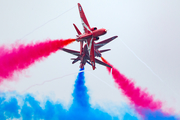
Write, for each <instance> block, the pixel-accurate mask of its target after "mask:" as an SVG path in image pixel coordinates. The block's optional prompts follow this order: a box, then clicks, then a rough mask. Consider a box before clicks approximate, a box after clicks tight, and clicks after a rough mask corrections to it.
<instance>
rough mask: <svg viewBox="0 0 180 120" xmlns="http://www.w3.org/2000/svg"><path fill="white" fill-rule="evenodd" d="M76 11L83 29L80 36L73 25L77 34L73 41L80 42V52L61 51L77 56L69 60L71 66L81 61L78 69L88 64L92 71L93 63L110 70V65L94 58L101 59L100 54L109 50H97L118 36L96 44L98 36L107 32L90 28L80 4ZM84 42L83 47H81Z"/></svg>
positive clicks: (64, 49)
mask: <svg viewBox="0 0 180 120" xmlns="http://www.w3.org/2000/svg"><path fill="white" fill-rule="evenodd" d="M78 9H79V13H80V18H81V21H82V25H83V28H84V33H83V34H82V33H81V32H80V30H79V29H78V28H77V26H76V25H75V24H73V25H74V27H75V29H76V31H77V33H78V35H77V38H75V39H76V41H77V42H80V51H75V50H70V49H66V48H61V50H63V51H65V52H68V53H70V54H73V55H75V56H77V58H72V59H71V60H73V62H72V64H74V63H76V62H77V61H81V62H80V68H83V67H84V65H85V64H86V63H88V64H90V65H91V66H92V69H93V70H94V69H95V68H96V67H95V63H98V64H100V65H103V66H106V67H110V68H111V66H110V65H108V64H107V63H104V62H103V61H100V60H98V59H97V58H95V57H101V56H102V55H101V53H103V52H106V51H109V50H110V49H105V50H99V48H101V47H102V46H104V45H106V44H107V43H109V42H111V41H112V40H114V39H115V38H117V37H118V36H113V37H111V38H108V39H106V40H103V41H101V42H98V43H96V42H95V41H97V40H99V36H101V35H104V34H106V33H107V30H106V29H104V28H101V29H97V27H92V28H91V27H90V25H89V23H88V21H87V19H86V16H85V14H84V11H83V8H82V6H81V5H80V3H78ZM84 42H85V45H84V46H83V43H84Z"/></svg>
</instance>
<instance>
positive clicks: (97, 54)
mask: <svg viewBox="0 0 180 120" xmlns="http://www.w3.org/2000/svg"><path fill="white" fill-rule="evenodd" d="M115 38H117V36H114V37H111V38H109V39H106V40H104V41H101V42H98V43H94V55H95V57H101V53H103V52H106V51H109V50H110V49H106V50H98V49H99V48H100V47H102V46H104V45H106V44H107V43H109V42H111V41H112V40H114V39H115ZM61 50H63V51H65V52H68V53H70V54H73V55H76V56H78V57H77V58H72V59H71V60H73V62H72V64H74V63H76V62H77V61H79V60H80V61H81V63H80V68H83V67H84V65H85V64H86V63H88V64H90V65H92V64H91V63H90V57H89V52H88V47H87V44H85V45H84V48H83V50H82V53H80V51H75V50H70V49H66V48H61ZM95 62H96V63H98V64H100V65H104V66H107V67H110V68H111V66H110V65H108V64H106V63H104V62H102V61H100V60H98V59H96V58H95Z"/></svg>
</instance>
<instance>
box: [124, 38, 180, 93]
mask: <svg viewBox="0 0 180 120" xmlns="http://www.w3.org/2000/svg"><path fill="white" fill-rule="evenodd" d="M121 42H122V43H123V44H124V45H125V46H126V48H128V49H129V50H130V51H131V52H132V53H133V55H134V56H135V57H136V58H137V59H138V60H139V61H140V62H141V63H143V64H144V65H145V66H146V67H147V68H148V69H149V70H150V71H151V73H153V74H154V75H155V76H156V77H157V78H158V79H159V80H160V81H161V82H162V83H164V85H165V86H166V87H168V88H169V90H171V91H172V92H173V93H174V94H176V95H178V94H177V92H176V91H174V90H173V89H171V87H169V86H168V85H167V84H165V82H164V81H163V80H162V79H161V78H160V77H159V76H158V75H157V74H156V73H155V72H154V71H153V70H152V69H151V68H150V67H149V66H148V65H147V64H146V63H145V62H144V61H142V60H141V59H140V58H139V57H138V56H137V55H136V53H135V52H134V51H133V50H132V49H131V48H129V47H128V46H127V45H126V43H125V42H124V41H123V40H122V39H121Z"/></svg>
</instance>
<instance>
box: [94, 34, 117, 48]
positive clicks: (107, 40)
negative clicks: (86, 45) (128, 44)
mask: <svg viewBox="0 0 180 120" xmlns="http://www.w3.org/2000/svg"><path fill="white" fill-rule="evenodd" d="M117 37H118V36H113V37H111V38H108V39H106V40H103V41H101V42H98V43H96V44H94V45H95V48H96V49H99V48H100V47H102V46H104V45H106V44H107V43H109V42H111V41H112V40H114V39H116V38H117Z"/></svg>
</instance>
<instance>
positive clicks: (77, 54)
mask: <svg viewBox="0 0 180 120" xmlns="http://www.w3.org/2000/svg"><path fill="white" fill-rule="evenodd" d="M60 50H63V51H65V52H68V53H70V54H73V55H76V56H80V52H79V51H75V50H70V49H66V48H61V49H60Z"/></svg>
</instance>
